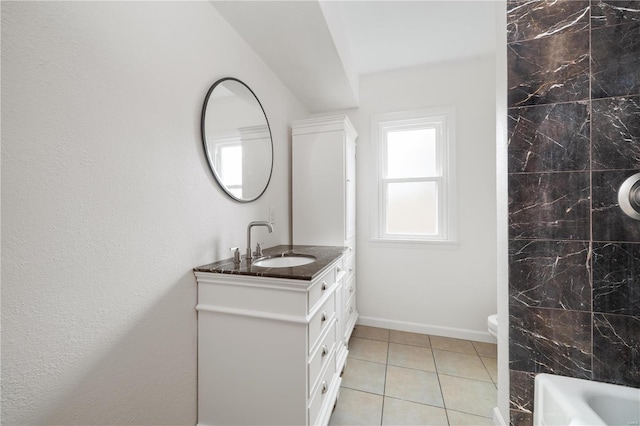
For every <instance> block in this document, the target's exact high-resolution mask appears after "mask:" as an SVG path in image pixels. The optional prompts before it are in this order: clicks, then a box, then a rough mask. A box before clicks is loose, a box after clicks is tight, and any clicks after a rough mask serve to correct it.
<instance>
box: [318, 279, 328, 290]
mask: <svg viewBox="0 0 640 426" xmlns="http://www.w3.org/2000/svg"><path fill="white" fill-rule="evenodd" d="M320 288H321V289H322V291H325V290H326V289H327V288H328V286H327V282H326V281H322V286H321V287H320Z"/></svg>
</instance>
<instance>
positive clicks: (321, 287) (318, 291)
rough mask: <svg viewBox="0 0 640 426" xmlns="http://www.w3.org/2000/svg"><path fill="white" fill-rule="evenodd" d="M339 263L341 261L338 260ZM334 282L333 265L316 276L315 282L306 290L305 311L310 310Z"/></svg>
mask: <svg viewBox="0 0 640 426" xmlns="http://www.w3.org/2000/svg"><path fill="white" fill-rule="evenodd" d="M338 264H339V265H341V264H342V263H341V262H338ZM335 282H336V268H335V265H334V266H332V267H331V268H329V270H328V271H326V272H325V273H324V274H322V276H320V278H317V282H316V283H315V284H314V285H313V286H312V287H311V288H310V289H309V292H308V296H307V297H308V298H309V303H308V309H307V312H311V311H312V310H313V308H314V307H315V306H316V304H317V303H318V301H319V300H320V299H321V298H322V296H324V294H325V293H326V292H327V291H328V290H329V289H330V288H331V286H332V285H333V284H334V283H335Z"/></svg>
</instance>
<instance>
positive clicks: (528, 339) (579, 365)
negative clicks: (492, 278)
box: [509, 305, 591, 379]
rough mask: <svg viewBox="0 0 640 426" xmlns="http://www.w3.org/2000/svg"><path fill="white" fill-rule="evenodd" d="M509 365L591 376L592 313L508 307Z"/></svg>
mask: <svg viewBox="0 0 640 426" xmlns="http://www.w3.org/2000/svg"><path fill="white" fill-rule="evenodd" d="M509 337H510V339H509V366H510V368H511V369H512V370H518V371H525V372H529V373H551V374H560V375H568V376H572V377H579V378H583V379H590V378H591V313H590V312H579V311H568V310H561V309H546V308H529V307H520V306H514V305H511V306H510V307H509Z"/></svg>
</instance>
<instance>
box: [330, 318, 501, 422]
mask: <svg viewBox="0 0 640 426" xmlns="http://www.w3.org/2000/svg"><path fill="white" fill-rule="evenodd" d="M496 353H497V351H496V345H494V344H490V343H481V342H472V341H469V340H460V339H452V338H448V337H438V336H428V335H426V334H416V333H407V332H403V331H395V330H387V329H382V328H375V327H367V326H361V325H358V326H356V328H355V330H354V331H353V335H352V336H351V340H350V341H349V358H348V359H347V366H346V368H345V370H344V374H343V376H342V386H341V389H340V399H339V400H338V403H337V405H336V408H335V411H334V412H333V415H332V416H331V420H330V422H329V425H331V426H338V425H349V426H355V425H367V426H369V425H394V426H399V425H452V426H453V425H456V426H457V425H474V426H475V425H493V421H492V419H491V417H492V414H493V407H495V406H496V393H497V387H496V383H497V380H498V377H497V367H496V357H497V355H496Z"/></svg>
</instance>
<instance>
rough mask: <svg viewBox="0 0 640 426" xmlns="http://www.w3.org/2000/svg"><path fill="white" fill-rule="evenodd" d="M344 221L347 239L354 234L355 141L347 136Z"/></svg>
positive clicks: (345, 237)
mask: <svg viewBox="0 0 640 426" xmlns="http://www.w3.org/2000/svg"><path fill="white" fill-rule="evenodd" d="M345 155H346V158H345V177H346V183H345V185H346V186H345V197H346V200H345V206H346V209H345V216H346V217H345V222H346V235H345V236H344V239H345V240H348V239H349V238H351V237H352V236H354V235H355V234H356V142H355V141H354V140H350V139H349V138H347V140H346V146H345Z"/></svg>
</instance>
